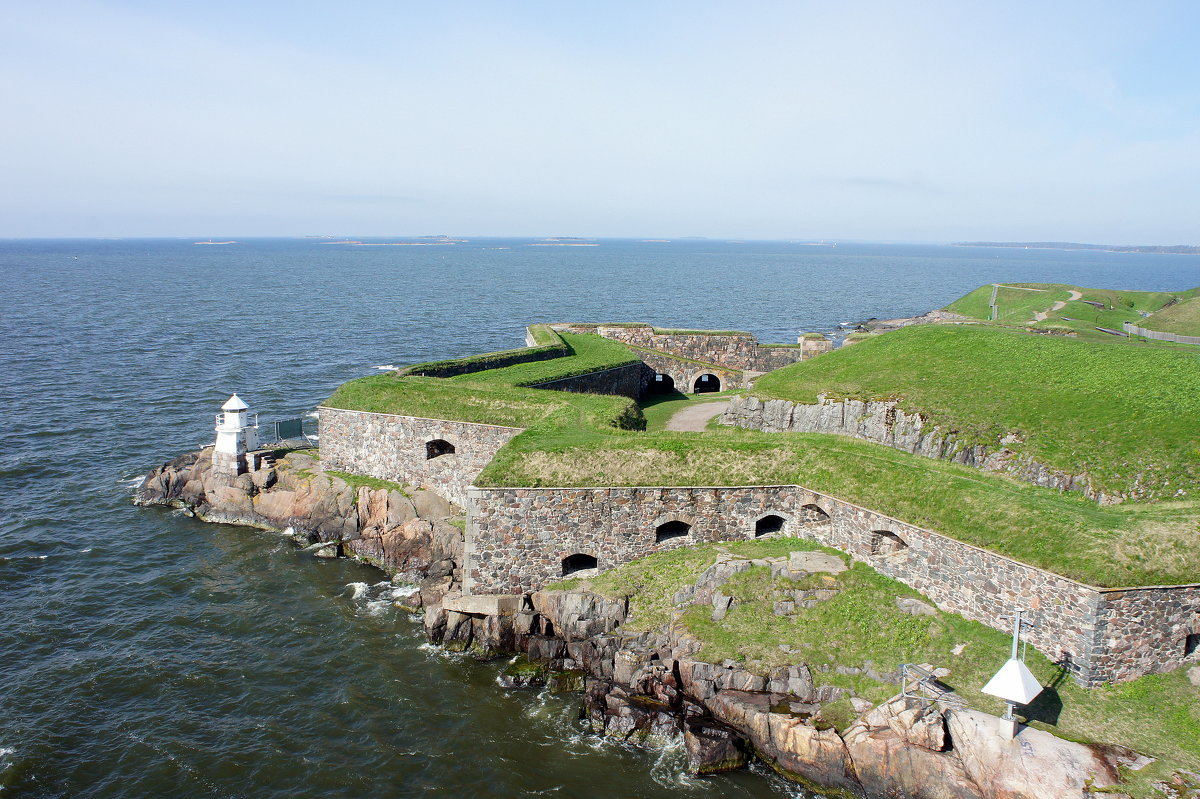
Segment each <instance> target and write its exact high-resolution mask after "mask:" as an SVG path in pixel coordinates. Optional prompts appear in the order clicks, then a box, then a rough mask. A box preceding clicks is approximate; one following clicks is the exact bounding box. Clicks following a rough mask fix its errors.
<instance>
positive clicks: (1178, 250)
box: [950, 241, 1200, 255]
mask: <svg viewBox="0 0 1200 799" xmlns="http://www.w3.org/2000/svg"><path fill="white" fill-rule="evenodd" d="M950 246H951V247H1006V248H1008V249H1018V250H1099V251H1101V252H1135V253H1155V254H1161V255H1200V246H1196V245H1192V244H1139V245H1129V244H1078V243H1075V242H1069V241H955V242H951V244H950Z"/></svg>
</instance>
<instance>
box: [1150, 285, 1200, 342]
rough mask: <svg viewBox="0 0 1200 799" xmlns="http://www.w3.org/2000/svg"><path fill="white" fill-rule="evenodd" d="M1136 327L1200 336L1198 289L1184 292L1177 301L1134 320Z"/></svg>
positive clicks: (1199, 297) (1199, 292) (1199, 298)
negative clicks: (1138, 319)
mask: <svg viewBox="0 0 1200 799" xmlns="http://www.w3.org/2000/svg"><path fill="white" fill-rule="evenodd" d="M1134 324H1136V325H1137V326H1138V327H1144V328H1146V329H1147V330H1160V331H1162V332H1163V333H1177V334H1179V335H1182V336H1200V289H1192V290H1191V291H1187V292H1184V294H1183V295H1182V296H1181V297H1180V298H1179V300H1178V301H1177V302H1174V303H1172V304H1170V305H1168V306H1166V307H1165V308H1163V309H1162V310H1160V311H1157V312H1156V313H1153V314H1151V315H1150V316H1148V317H1146V318H1145V319H1143V320H1142V321H1140V322H1138V321H1134Z"/></svg>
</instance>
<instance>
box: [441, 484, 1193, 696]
mask: <svg viewBox="0 0 1200 799" xmlns="http://www.w3.org/2000/svg"><path fill="white" fill-rule="evenodd" d="M468 494H469V499H468V502H469V506H468V507H469V511H470V519H471V521H470V523H469V525H468V533H467V553H468V554H467V563H466V567H465V574H466V575H467V577H468V578H469V580H470V590H473V591H476V592H479V593H521V592H525V591H532V590H537V589H538V588H540V587H542V586H543V585H545V584H547V583H549V582H553V581H554V580H558V579H561V577H562V563H563V560H564V559H565V558H567V557H570V556H571V555H576V554H584V555H587V556H589V557H594V558H596V560H597V564H598V567H599V568H600V569H601V570H604V569H609V568H612V567H614V566H618V565H620V564H622V563H627V562H629V561H631V560H633V559H635V558H639V557H643V556H645V555H649V554H652V553H654V552H659V551H664V550H667V549H673V548H675V547H678V546H686V545H689V544H695V543H702V542H710V541H732V540H739V539H746V538H754V537H755V533H756V529H755V528H756V525H755V521H756V520H757V519H760V518H762V517H763V516H764V514H774V515H778V516H780V517H782V518H783V519H784V520H785V524H784V529H783V531H782V532H781V534H783V535H799V536H803V537H806V538H809V539H812V540H814V541H816V542H818V543H820V544H822V545H824V546H829V547H833V548H835V549H838V550H841V551H843V552H846V553H847V554H848V555H850V557H851V558H853V559H854V560H856V561H860V562H863V563H866V564H867V565H869V566H871V567H872V568H874V569H875V570H876V571H878V572H880V573H881V574H884V575H886V576H888V577H891V578H893V579H896V580H899V581H900V582H903V583H905V584H906V585H909V586H911V587H912V588H914V589H916V590H918V591H920V592H921V593H923V594H925V595H926V596H927V597H929V598H930V599H931V600H932V601H933V602H934V603H936V604H937V605H938V607H939V608H941V609H942V610H945V611H949V612H953V613H959V614H960V615H962V616H964V617H966V618H968V619H972V620H975V621H978V622H981V623H983V624H987V625H988V626H990V627H994V628H996V629H1006V627H1007V625H1008V621H1007V618H1006V617H1007V615H1008V614H1009V613H1011V611H1012V610H1013V609H1014V608H1016V607H1021V608H1024V609H1025V610H1027V611H1030V614H1031V616H1032V619H1033V621H1034V623H1035V627H1034V628H1033V630H1032V631H1031V632H1030V634H1029V641H1030V643H1031V644H1033V645H1034V646H1035V647H1036V648H1037V649H1039V650H1040V651H1042V652H1043V653H1044V654H1046V655H1047V656H1048V657H1050V658H1051V659H1052V660H1055V661H1058V662H1061V663H1063V664H1064V665H1066V666H1067V668H1068V669H1069V670H1070V671H1071V672H1072V674H1073V675H1074V676H1075V678H1076V679H1077V680H1078V681H1080V682H1081V683H1083V684H1085V685H1095V684H1098V683H1101V682H1106V681H1109V680H1122V679H1130V678H1133V677H1137V676H1141V675H1142V674H1146V673H1150V672H1154V671H1162V670H1165V669H1168V668H1172V667H1174V666H1176V665H1179V664H1182V663H1184V662H1192V661H1197V662H1200V644H1197V643H1196V642H1197V641H1200V639H1197V638H1196V637H1195V636H1196V635H1197V634H1200V586H1162V587H1150V588H1131V589H1101V588H1097V587H1094V586H1089V585H1086V584H1084V583H1080V582H1078V581H1075V580H1071V579H1068V578H1066V577H1063V576H1061V575H1058V574H1054V573H1053V572H1048V571H1045V570H1044V569H1039V568H1037V567H1035V566H1030V565H1028V564H1025V563H1021V562H1020V561H1016V560H1013V559H1012V558H1009V557H1007V556H1004V555H1000V554H998V553H995V552H991V551H989V550H985V549H982V548H980V547H976V546H973V545H971V544H966V543H964V542H961V541H958V540H957V539H954V538H951V537H949V536H946V535H943V534H941V533H937V532H934V531H932V530H926V529H924V528H921V527H917V526H916V525H912V524H909V523H907V522H903V521H900V520H898V519H895V518H892V517H889V516H886V515H884V514H881V513H877V512H875V511H872V510H870V509H868V508H864V507H862V506H859V505H855V504H853V503H850V502H846V501H844V500H840V499H837V498H836V497H832V496H829V495H828V494H823V493H821V492H817V491H813V490H811V489H807V488H804V487H803V486H796V485H784V486H703V487H696V486H693V487H679V486H641V487H608V488H478V487H473V488H471V489H470V490H469V492H468ZM664 519H667V520H669V519H678V520H681V521H685V522H686V523H688V524H690V525H691V528H690V529H689V530H688V533H687V534H686V535H684V536H680V537H675V538H670V539H668V540H662V541H659V540H657V537H656V535H655V528H656V527H658V526H659V525H660V524H662V523H663V520H664ZM1189 646H1194V647H1195V649H1194V650H1193V651H1189Z"/></svg>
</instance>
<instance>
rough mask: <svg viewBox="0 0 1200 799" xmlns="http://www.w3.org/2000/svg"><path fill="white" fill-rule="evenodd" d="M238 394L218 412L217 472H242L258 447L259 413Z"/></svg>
mask: <svg viewBox="0 0 1200 799" xmlns="http://www.w3.org/2000/svg"><path fill="white" fill-rule="evenodd" d="M249 411H250V408H249V406H247V405H246V403H244V402H242V400H241V398H240V397H238V395H237V394H234V395H233V396H232V397H230V398H229V400H228V401H227V402H226V403H225V404H224V405H222V406H221V413H218V414H217V424H216V431H217V443H216V446H215V447H213V471H216V472H220V473H224V474H230V475H234V476H236V475H239V474H242V473H243V472H245V471H246V470H247V463H246V453H247V452H250V451H251V450H254V449H256V448H257V447H258V414H253V413H250V412H249Z"/></svg>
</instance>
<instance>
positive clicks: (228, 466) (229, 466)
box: [212, 449, 249, 477]
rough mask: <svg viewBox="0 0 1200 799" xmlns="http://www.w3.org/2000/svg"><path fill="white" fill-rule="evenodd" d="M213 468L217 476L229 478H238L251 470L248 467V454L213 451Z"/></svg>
mask: <svg viewBox="0 0 1200 799" xmlns="http://www.w3.org/2000/svg"><path fill="white" fill-rule="evenodd" d="M212 468H213V472H214V473H215V474H224V475H228V476H229V477H237V476H238V475H239V474H245V473H246V472H247V471H249V469H248V468H247V466H246V453H244V452H221V451H220V450H216V449H214V450H213V454H212Z"/></svg>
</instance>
